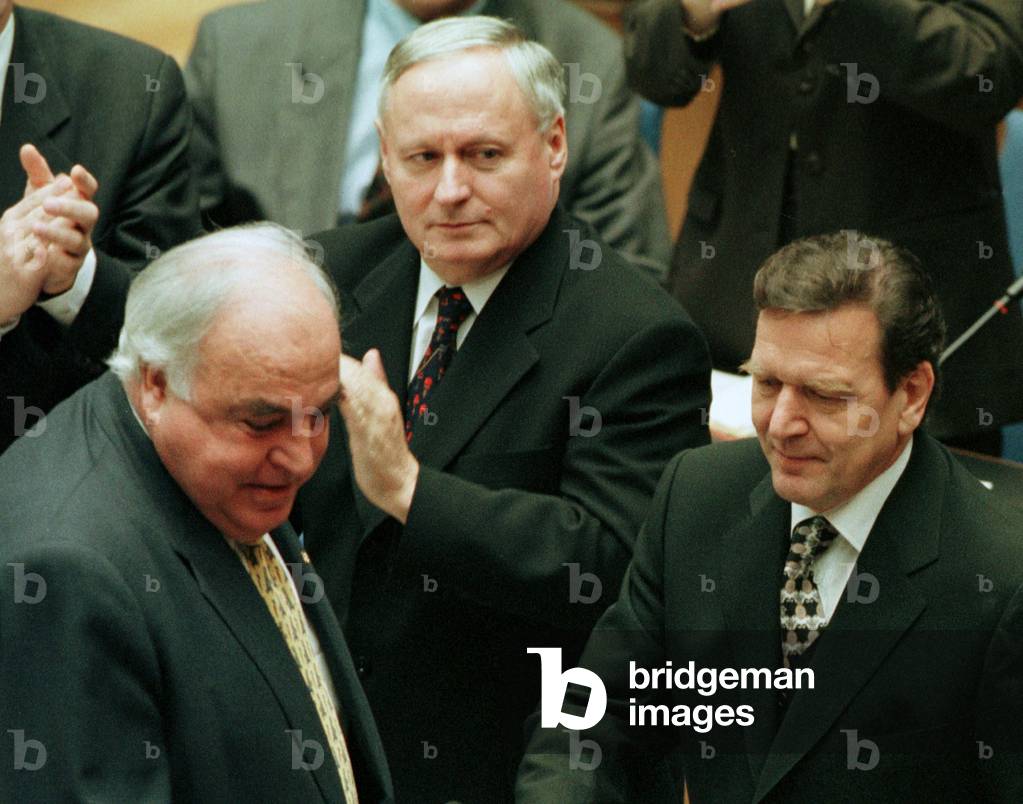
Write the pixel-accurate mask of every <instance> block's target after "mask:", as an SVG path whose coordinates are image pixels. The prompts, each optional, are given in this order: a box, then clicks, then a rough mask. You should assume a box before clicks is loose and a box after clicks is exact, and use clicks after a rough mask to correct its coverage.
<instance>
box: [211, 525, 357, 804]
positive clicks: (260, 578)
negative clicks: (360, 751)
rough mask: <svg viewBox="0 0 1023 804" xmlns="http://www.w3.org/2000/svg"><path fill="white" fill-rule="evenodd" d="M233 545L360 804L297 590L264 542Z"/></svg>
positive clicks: (349, 796) (350, 798)
mask: <svg viewBox="0 0 1023 804" xmlns="http://www.w3.org/2000/svg"><path fill="white" fill-rule="evenodd" d="M230 542H231V545H232V546H233V547H234V548H235V550H236V551H237V552H238V554H239V555H240V556H241V557H242V560H243V563H244V564H245V568H246V569H247V570H248V571H249V575H251V576H252V580H253V582H254V583H255V584H256V589H258V590H259V594H260V597H262V598H263V601H264V602H265V603H266V607H267V608H268V609H269V610H270V614H271V615H272V616H273V618H274V622H275V623H277V627H278V628H279V629H280V631H281V634H282V636H283V637H284V641H285V642H286V643H287V644H288V650H290V651H291V655H292V657H293V658H294V659H295V663H296V664H297V665H298V669H299V670H300V671H301V672H302V678H303V679H304V680H305V683H306V686H307V687H308V688H309V694H310V696H312V699H313V703H314V704H315V705H316V712H317V714H319V716H320V723H321V724H322V725H323V731H324V733H325V734H326V735H327V741H328V742H329V743H330V752H331V753H332V754H333V755H334V761H335V763H336V764H337V769H338V775H339V776H340V777H341V789H342V790H343V791H344V794H345V800H346V801H347V802H348V804H357V802H358V801H359V795H358V793H357V792H356V789H355V774H354V773H353V771H352V760H351V757H349V755H348V746H347V745H346V743H345V735H344V732H343V731H342V730H341V723H340V721H339V720H338V716H337V709H336V708H335V707H334V703H333V701H332V700H331V698H330V692H329V691H328V689H327V682H326V681H325V680H324V678H323V674H322V673H321V672H320V668H319V666H318V665H317V664H316V659H315V658H314V657H313V653H312V650H311V649H310V647H309V640H308V639H307V638H306V631H305V615H303V613H302V609H301V607H300V606H299V605H298V602H297V600H296V598H295V595H293V594H292V591H293V588H289V587H291V584H290V582H289V580H288V577H287V575H286V574H285V572H284V569H283V568H282V567H281V564H280V562H278V561H277V560H276V558H275V557H274V554H273V552H272V551H271V550H270V548H269V547H267V545H266V543H265V542H264V541H262V540H260V541H259V542H257V543H256V544H240V543H238V542H235V541H234V540H233V539H232V540H230Z"/></svg>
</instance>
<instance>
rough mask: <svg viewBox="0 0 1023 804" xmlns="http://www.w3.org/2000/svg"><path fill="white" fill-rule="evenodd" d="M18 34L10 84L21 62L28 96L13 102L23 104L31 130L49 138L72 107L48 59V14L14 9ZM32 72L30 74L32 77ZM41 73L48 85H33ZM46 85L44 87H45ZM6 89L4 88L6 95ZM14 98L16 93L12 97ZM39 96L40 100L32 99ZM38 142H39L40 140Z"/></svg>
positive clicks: (12, 59)
mask: <svg viewBox="0 0 1023 804" xmlns="http://www.w3.org/2000/svg"><path fill="white" fill-rule="evenodd" d="M14 18H15V28H16V30H15V37H14V49H13V51H12V53H11V69H10V70H9V71H8V75H7V81H8V84H11V83H13V82H14V78H15V76H14V65H16V64H21V65H23V69H24V77H25V78H26V80H29V82H30V83H29V84H27V85H26V86H25V94H26V96H27V99H26V102H25V103H16V104H12V106H13V107H14V108H18V107H21V109H22V111H23V112H28V114H24V115H23V118H24V119H25V120H26V121H27V122H28V123H29V124H30V126H31V129H30V130H31V131H34V132H35V133H36V134H38V135H39V137H49V136H50V135H51V134H52V133H53V132H54V130H55V129H57V128H58V127H59V126H61V125H62V124H63V123H64V122H65V121H67V120H69V119H70V118H71V107H70V106H68V103H67V100H66V99H65V98H64V94H63V93H62V92H61V88H60V83H59V81H58V80H57V79H58V77H59V76H58V75H57V74H56V73H55V72H54V71H53V69H52V68H51V67H50V64H49V60H48V58H47V52H48V47H47V40H48V38H47V36H46V35H45V33H44V32H43V31H42V30H41V29H42V28H43V27H45V25H46V24H47V21H46V18H45V16H41V15H28V14H25V13H24V12H23V11H22V10H21V9H20V8H18V7H17V6H15V8H14ZM30 74H31V77H30ZM35 76H38V77H39V78H41V79H42V80H43V81H44V82H45V84H44V85H38V94H37V86H34V85H33V84H32V81H33V80H34V77H35ZM44 86H45V89H44V88H43V87H44ZM6 92H7V89H6V88H5V94H6ZM11 97H12V99H13V95H12V96H11ZM35 97H39V100H38V101H33V98H35ZM8 111H11V110H10V109H8V108H5V109H4V115H3V122H4V123H6V122H7V119H8V118H7V113H8ZM37 144H38V143H37Z"/></svg>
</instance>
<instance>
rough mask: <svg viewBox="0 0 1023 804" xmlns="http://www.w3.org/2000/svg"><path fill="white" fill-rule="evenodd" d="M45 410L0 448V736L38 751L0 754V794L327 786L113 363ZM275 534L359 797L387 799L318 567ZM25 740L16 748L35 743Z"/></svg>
mask: <svg viewBox="0 0 1023 804" xmlns="http://www.w3.org/2000/svg"><path fill="white" fill-rule="evenodd" d="M48 424H49V426H48V428H47V431H46V433H45V434H44V435H43V436H40V437H38V438H33V437H26V438H23V439H21V440H20V441H19V442H18V443H17V444H15V445H14V446H13V447H12V448H11V449H10V450H8V452H7V453H6V454H5V455H4V456H3V457H2V458H0V495H2V497H3V500H4V505H3V506H2V509H0V556H2V558H3V569H4V571H3V584H2V586H3V594H2V595H0V630H2V634H3V638H2V640H0V657H2V660H3V661H2V666H3V672H2V673H0V722H2V723H3V724H4V729H5V732H4V734H3V738H2V739H3V741H4V742H3V751H4V753H5V755H6V756H7V757H8V758H11V757H14V758H15V760H17V758H18V756H19V751H18V746H19V745H22V746H25V745H27V743H26V741H29V740H34V741H37V743H38V744H39V745H41V746H42V747H43V750H44V751H45V763H44V764H43V765H42V766H41V767H40V768H38V769H35V770H33V769H31V767H30V768H29V769H18V768H17V767H16V765H17V761H15V763H11V762H9V761H8V762H4V763H3V769H2V770H0V798H2V799H3V800H4V801H56V800H68V799H75V800H82V799H90V800H102V801H171V800H174V801H200V800H203V801H294V802H308V801H321V800H322V801H333V802H340V801H343V795H342V793H341V787H340V782H339V779H338V773H337V768H336V766H335V765H334V764H333V761H332V759H331V756H330V749H329V747H327V746H328V743H327V738H326V736H325V735H324V734H323V731H322V728H321V726H320V722H319V718H318V716H317V714H316V710H315V708H314V706H313V703H312V699H311V697H310V695H309V692H308V689H307V688H306V686H305V683H304V681H303V680H302V676H301V674H300V673H299V670H298V667H297V665H296V664H295V661H294V659H293V658H292V656H291V653H290V652H289V650H288V647H287V645H286V643H285V642H284V639H283V638H282V637H281V634H280V632H279V631H278V629H277V626H276V624H275V623H274V621H273V619H272V617H271V615H270V612H269V611H268V609H267V608H266V605H265V604H264V602H263V600H262V599H261V598H260V596H259V592H258V591H257V590H256V587H255V585H254V584H253V583H252V581H251V579H250V578H249V576H248V574H247V573H246V571H245V568H244V567H243V566H242V564H241V562H240V561H239V559H238V557H237V556H236V555H235V554H234V552H233V551H232V549H231V548H230V546H229V545H228V544H227V541H226V540H225V538H224V537H223V536H222V535H221V534H220V533H219V532H218V531H217V530H216V529H215V528H214V527H213V526H212V525H211V524H210V523H209V522H208V521H207V520H206V519H205V518H204V517H203V516H202V515H201V514H200V513H199V511H198V510H197V509H196V508H195V506H194V505H193V504H192V502H191V501H190V500H189V499H188V498H187V497H186V496H185V494H184V493H183V492H182V491H181V489H180V488H179V487H178V486H177V484H176V483H175V482H174V480H173V478H172V477H171V476H170V475H169V474H168V473H167V471H166V470H165V469H164V467H163V465H162V463H161V462H160V459H159V457H158V456H157V454H156V452H155V450H154V449H153V446H152V443H151V442H150V441H149V439H148V437H147V436H146V435H145V433H144V431H143V430H142V428H141V426H140V425H139V423H138V422H137V421H136V419H135V417H134V414H133V413H132V410H131V408H130V406H129V404H128V401H127V397H126V396H125V393H124V391H123V389H122V387H121V385H120V383H119V381H118V380H117V379H116V378H115V377H114V376H113V375H112V374H106V375H104V376H103V377H102V378H100V379H99V380H97V381H95V382H93V383H91V384H90V385H89V386H87V387H86V388H84V389H82V390H81V391H79V392H78V393H76V394H75V395H74V396H73V397H72V398H71V399H69V400H67V401H66V402H65V403H64V404H62V405H60V406H59V407H58V408H57V409H55V410H54V411H53V412H52V413H51V415H50V416H49V418H48ZM274 539H275V541H276V542H277V545H278V547H279V548H280V551H281V554H282V556H283V557H284V560H285V561H286V562H287V563H288V564H289V565H292V566H293V568H294V570H293V571H294V572H295V573H300V577H299V576H297V577H298V585H299V590H300V592H301V593H302V594H303V596H304V597H307V598H309V600H308V601H307V602H305V603H304V609H305V613H306V616H307V617H308V618H309V621H310V622H311V624H312V625H313V627H314V628H315V630H316V633H317V636H318V638H319V640H320V644H321V647H322V649H323V653H324V655H325V657H326V659H327V663H328V665H329V669H330V673H331V677H332V679H333V681H334V688H335V690H336V693H337V698H338V703H339V708H340V715H341V722H342V727H343V729H344V731H345V734H346V738H347V742H348V748H349V751H350V752H351V754H352V758H353V764H354V769H355V778H356V781H357V784H358V787H359V798H360V801H389V800H392V799H393V795H392V793H391V787H390V779H389V776H388V772H387V764H386V761H385V759H384V755H383V749H382V748H381V746H380V741H379V737H378V735H377V732H376V728H375V726H374V724H373V717H372V715H371V714H370V711H369V706H368V704H367V702H366V700H365V697H364V694H363V692H362V689H361V688H360V686H359V682H358V679H357V678H356V674H355V669H354V668H353V666H352V662H351V656H350V655H349V653H348V649H347V647H346V646H345V642H344V638H343V637H342V635H341V631H340V629H339V627H338V624H337V621H336V619H335V617H334V614H333V612H332V611H331V608H330V606H329V604H328V601H327V600H326V598H325V597H324V596H323V593H322V584H320V582H319V580H318V578H317V577H316V576H315V574H314V573H313V570H312V568H311V567H309V566H308V565H306V564H305V563H304V561H303V560H302V556H301V553H300V548H299V545H298V541H297V539H296V537H295V534H294V531H293V530H292V529H291V527H290V526H289V525H285V526H284V527H282V528H280V529H279V530H278V531H277V532H275V534H274ZM19 579H22V580H19ZM12 730H14V733H12ZM314 743H315V744H318V745H319V746H320V747H321V748H322V750H323V752H324V753H323V754H322V755H320V759H322V762H321V763H320V764H319V765H317V764H316V763H317V751H316V747H315V745H314ZM31 745H32V748H30V749H29V750H28V751H27V752H24V751H23V752H22V757H23V759H24V760H25V761H26V762H27V764H28V765H29V766H31V765H32V764H34V763H36V762H38V761H39V757H40V755H39V753H38V752H37V751H35V750H33V748H35V746H36V744H31ZM302 762H305V763H306V764H308V765H312V766H316V767H315V769H312V770H305V769H303V768H302V766H301V763H302Z"/></svg>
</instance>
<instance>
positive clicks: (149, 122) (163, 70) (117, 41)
mask: <svg viewBox="0 0 1023 804" xmlns="http://www.w3.org/2000/svg"><path fill="white" fill-rule="evenodd" d="M0 90H2V105H0V210H5V211H11V210H12V208H13V207H15V206H16V205H18V204H21V203H22V202H24V201H26V200H27V199H26V196H27V195H30V194H31V193H32V192H33V191H37V190H42V189H43V188H44V187H46V186H47V185H49V184H50V183H51V182H53V181H54V180H55V178H56V176H59V175H60V174H67V173H69V174H71V176H72V177H73V178H75V183H74V192H73V193H65V194H64V197H63V199H62V200H61V199H57V198H54V199H53V200H51V201H50V202H48V203H49V204H50V209H51V210H52V211H51V212H47V211H46V209H45V207H44V205H43V204H42V203H41V202H40V203H37V204H35V206H34V209H35V212H33V213H31V215H30V216H29V217H26V214H28V213H27V210H26V208H25V207H24V206H23V207H22V208H21V209H20V210H19V212H17V213H12V214H11V215H7V214H6V212H5V216H4V219H5V227H4V243H3V248H4V251H5V255H4V257H3V258H2V262H0V280H2V281H0V294H2V295H3V296H4V297H7V298H6V300H7V301H10V294H11V293H12V290H13V288H14V287H15V285H17V286H18V288H19V291H18V292H19V294H21V296H22V299H21V300H20V301H19V302H18V303H17V304H13V305H11V304H4V303H3V302H0V307H8V308H11V309H9V310H8V312H11V310H13V309H14V308H15V307H20V308H21V309H20V311H15V313H16V314H15V315H8V316H7V317H6V320H0V389H2V390H0V451H2V450H4V449H5V448H6V447H7V446H8V445H9V444H10V442H11V441H12V440H13V439H14V437H15V436H17V435H21V434H22V433H23V432H24V431H25V430H26V428H28V427H31V426H32V425H34V424H35V423H36V422H37V421H39V419H40V418H41V417H42V415H43V414H44V413H45V412H46V411H47V410H49V409H50V408H51V407H52V406H53V405H54V404H56V403H57V402H59V401H60V400H61V399H63V398H64V397H66V396H68V395H69V394H70V393H72V392H73V391H74V390H75V389H76V388H78V387H80V386H81V385H83V384H85V383H86V382H88V381H89V380H90V379H92V378H93V377H96V376H97V375H98V374H99V373H101V372H102V371H103V364H102V361H103V359H104V358H105V357H106V356H107V355H108V354H109V353H110V351H111V350H112V349H113V347H114V346H115V344H116V341H117V333H118V331H119V330H120V327H121V321H122V318H123V314H124V300H125V297H126V294H127V290H128V284H129V282H130V280H131V278H132V276H133V275H134V274H135V272H136V271H138V270H139V269H140V268H141V267H142V266H143V265H145V264H146V263H148V262H151V261H152V260H153V259H154V258H155V257H156V256H158V255H159V254H160V252H161V251H162V250H164V249H166V248H169V247H170V246H173V245H175V244H177V243H180V242H182V241H183V240H185V239H187V238H189V237H192V236H194V235H195V234H197V233H198V231H199V229H200V225H199V217H198V207H197V200H196V193H195V186H194V184H193V180H192V171H191V166H190V163H189V158H188V131H189V126H190V113H189V110H188V104H187V101H186V98H185V91H184V83H183V81H182V78H181V72H180V70H179V69H178V66H177V65H176V64H175V63H174V60H173V59H171V58H170V57H169V56H167V55H166V54H164V53H161V52H159V51H157V50H155V49H154V48H151V47H149V46H147V45H143V44H141V43H138V42H134V41H132V40H129V39H126V38H124V37H122V36H118V35H116V34H112V33H109V32H107V31H103V30H100V29H98V28H93V27H90V26H86V25H82V24H79V23H77V22H72V21H70V20H65V19H62V18H61V17H58V16H55V15H53V14H49V13H45V12H42V11H36V10H33V9H27V8H21V7H13V5H12V3H11V1H10V0H0ZM26 143H28V144H31V145H32V148H31V149H29V150H28V151H26V152H22V148H23V146H24V145H25V144H26ZM26 160H27V161H26ZM76 164H78V165H79V166H80V167H79V168H78V170H77V171H72V167H73V166H74V165H76ZM83 167H84V169H85V170H84V171H83V170H82V168H83ZM86 173H88V174H91V177H93V179H94V180H93V179H89V180H86V179H85V174H86ZM26 186H27V189H26ZM43 192H44V193H45V192H46V191H45V190H43ZM35 199H36V200H37V201H39V199H40V196H39V195H36V196H35ZM81 201H85V202H89V203H91V204H92V205H93V209H92V210H90V209H88V208H87V205H83V204H82V203H78V202H81ZM32 203H33V202H31V201H29V204H32ZM95 210H98V216H97V215H96V214H95ZM23 213H24V214H23ZM37 223H38V224H42V225H43V228H36V229H33V225H35V224H37ZM47 227H49V230H50V232H51V234H50V235H49V236H47V235H46V234H45V230H46V228H47ZM73 230H76V231H77V234H76V231H73ZM41 241H45V243H43V242H41ZM15 244H17V247H16V249H15ZM40 245H45V246H46V253H45V254H44V253H43V251H39V255H38V261H37V262H38V265H39V266H40V267H39V268H38V269H37V270H38V271H44V270H45V272H46V274H47V276H46V278H45V279H42V277H40V276H39V275H38V274H36V279H37V280H41V281H39V282H38V287H37V290H38V293H37V294H36V295H35V296H34V297H32V298H28V296H31V293H30V290H31V288H30V287H29V285H28V284H26V283H23V282H20V281H15V279H14V277H15V275H16V274H18V275H20V276H22V277H24V276H25V273H24V268H25V265H26V264H28V263H32V265H33V266H34V265H36V263H33V262H32V260H33V259H34V258H35V257H34V255H35V251H36V248H37V246H40ZM30 250H31V251H32V252H33V257H32V258H30V257H29V251H30ZM51 270H56V271H58V273H59V275H53V276H50V275H49V274H50V272H51ZM26 294H27V295H26ZM37 302H38V303H37Z"/></svg>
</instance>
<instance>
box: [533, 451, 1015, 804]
mask: <svg viewBox="0 0 1023 804" xmlns="http://www.w3.org/2000/svg"><path fill="white" fill-rule="evenodd" d="M765 473H766V474H765ZM789 512H790V505H789V503H787V502H785V501H784V500H782V499H780V498H779V497H778V496H777V495H776V494H775V493H774V490H773V488H772V484H771V478H770V473H769V470H768V468H767V464H766V462H765V461H764V459H763V456H762V454H761V451H760V448H759V445H758V444H757V442H756V441H755V440H749V441H742V442H733V443H726V444H718V445H714V446H712V447H709V448H707V449H701V450H693V451H690V452H686V453H684V454H682V455H680V456H679V457H678V458H677V459H676V460H675V461H673V462H672V464H671V466H670V467H669V468H668V470H667V471H666V472H665V475H664V478H663V479H662V481H661V484H660V486H659V489H658V493H657V496H656V498H655V502H654V505H653V508H652V510H651V514H650V517H649V518H648V520H647V523H646V525H645V528H644V532H643V533H642V534H641V535H640V537H639V542H638V544H637V546H636V555H635V559H634V561H633V564H632V566H631V567H630V569H629V572H628V573H627V575H626V580H625V582H624V584H623V587H622V593H621V596H620V598H619V600H618V602H617V603H615V605H614V606H612V607H611V608H610V609H609V610H608V612H607V614H606V615H605V617H604V618H603V619H602V620H601V622H600V623H598V625H597V627H596V628H595V629H594V633H593V636H592V638H591V641H590V643H589V644H588V645H587V648H586V651H585V653H584V655H583V659H582V664H583V665H584V666H586V667H589V668H591V669H593V670H594V671H595V672H597V673H598V675H599V676H600V677H601V678H602V679H603V680H604V681H605V683H606V685H607V691H608V700H609V705H608V712H607V714H606V715H605V717H604V719H603V721H601V722H600V723H599V724H598V725H597V726H596V727H595V728H594V729H592V730H590V731H588V732H586V733H585V734H584V739H589V740H593V741H594V742H595V743H596V744H597V745H599V746H601V747H602V748H603V755H602V758H601V762H600V766H599V768H597V769H596V770H590V771H572V772H569V771H568V763H567V762H566V761H565V759H566V758H565V757H564V756H557V753H558V752H559V751H561V750H563V749H562V747H561V745H560V744H561V742H562V741H563V740H564V736H563V735H562V734H560V733H557V732H555V731H553V730H547V729H540V730H538V731H536V732H535V733H534V735H533V739H532V742H531V743H530V747H529V751H528V753H527V757H526V760H525V762H524V763H523V769H522V772H521V774H520V779H519V793H520V796H519V798H520V800H521V801H523V802H539V801H551V802H554V801H557V802H559V804H560V802H570V801H601V802H610V801H634V800H635V801H640V800H644V799H643V798H642V797H641V796H639V795H637V794H636V792H635V791H636V788H637V787H639V788H642V785H643V784H645V783H646V781H647V780H646V778H645V776H646V768H647V767H648V766H649V764H650V763H651V762H652V761H653V759H654V757H656V755H657V752H658V750H662V749H663V748H664V746H665V745H666V744H667V743H668V742H669V741H670V742H675V743H680V744H681V745H682V748H683V754H684V764H685V771H686V782H687V784H688V787H689V794H690V800H691V801H692V802H693V804H700V802H715V803H717V802H722V803H723V804H729V802H756V801H777V802H791V801H829V802H830V801H850V802H867V801H869V802H905V801H941V800H950V801H978V800H983V801H990V800H996V801H1005V802H1010V801H1019V800H1020V798H1021V796H1023V738H1021V734H1020V730H1019V723H1020V719H1021V716H1023V696H1021V695H1020V694H1019V693H1020V689H1021V687H1020V685H1021V683H1023V662H1021V657H1023V651H1021V647H1023V591H1021V590H1023V544H1021V543H1020V540H1019V536H1020V533H1023V516H1021V515H1020V513H1019V512H1017V511H1013V512H1011V513H1010V512H1009V511H1008V509H1005V510H1002V509H1000V508H999V507H998V503H996V501H995V498H994V496H993V494H992V493H991V492H988V491H987V490H986V489H984V488H983V487H982V486H981V485H980V484H979V483H978V482H977V480H976V479H975V478H974V477H973V476H972V475H970V474H969V473H968V472H967V471H966V470H965V469H964V468H962V467H961V466H960V465H959V464H958V462H957V461H956V460H955V459H954V458H953V457H952V456H951V455H950V454H949V453H948V452H947V451H946V450H945V449H944V448H943V447H941V446H940V445H939V444H938V443H937V442H935V441H933V440H932V439H930V438H928V437H927V436H925V435H923V434H922V433H921V432H919V431H918V432H917V434H916V438H915V441H914V446H913V453H912V455H911V457H910V461H909V464H908V466H907V468H906V470H905V472H904V474H903V476H902V477H901V478H900V480H899V482H898V483H897V484H896V486H895V489H894V490H893V491H892V494H891V496H890V497H889V498H888V500H887V502H886V503H885V505H884V507H883V509H882V510H881V513H880V516H879V517H878V519H877V521H876V523H875V525H874V528H873V530H872V531H871V533H870V536H869V538H868V540H867V542H866V545H865V546H864V549H863V552H862V553H861V554H860V557H859V560H858V562H857V565H856V567H855V569H854V571H853V572H854V575H853V579H852V582H851V584H850V587H849V588H848V589H847V593H846V595H845V596H844V597H843V599H842V601H841V602H840V603H839V607H838V609H837V611H836V612H835V614H834V616H833V618H832V620H831V623H830V624H829V625H828V627H827V629H826V630H825V631H824V633H823V634H822V636H821V637H820V638H819V640H818V641H817V643H816V646H815V648H814V653H813V655H812V661H811V665H810V666H811V667H812V669H813V671H814V674H815V686H814V688H813V689H812V690H811V689H803V690H800V691H797V692H794V693H791V697H790V698H789V702H788V703H787V707H786V706H780V704H784V703H785V702H784V700H782V699H780V698H779V696H778V695H777V692H776V691H775V690H770V689H759V690H748V691H745V692H743V691H734V692H733V691H730V692H722V691H719V692H718V693H717V695H715V696H713V697H709V698H708V697H704V696H702V695H699V694H697V693H696V692H694V691H692V690H678V689H675V690H671V691H669V692H663V693H650V692H649V691H644V690H638V691H634V690H630V689H629V686H630V679H629V668H628V664H629V662H630V661H633V662H635V663H636V665H637V666H639V667H644V668H654V667H664V666H666V664H667V663H668V662H670V663H671V664H672V666H673V667H674V668H679V667H685V666H686V665H687V664H688V663H689V662H690V661H693V662H695V666H696V667H698V668H717V669H720V668H723V667H728V668H769V669H772V670H773V669H774V668H778V667H780V666H781V648H780V644H781V633H780V627H779V624H778V592H779V588H780V582H781V577H782V567H783V564H784V560H785V553H786V551H787V547H788V532H789V526H790V522H789V517H790V513H789ZM629 697H635V698H636V699H637V701H638V703H640V704H644V703H649V702H653V703H664V704H666V705H668V706H672V705H675V706H677V705H689V706H691V707H692V706H695V705H699V704H705V705H706V704H711V705H716V706H719V705H722V704H730V705H733V706H735V705H740V704H750V705H752V706H753V710H754V714H755V721H754V723H753V725H752V726H750V727H749V728H746V729H742V728H740V727H738V726H735V725H732V726H718V727H716V728H713V729H712V730H710V731H708V732H706V733H702V734H701V733H697V732H696V730H695V729H693V728H692V727H688V726H672V727H670V728H669V729H667V730H657V729H651V728H649V727H637V726H634V727H629V726H627V725H626V723H627V717H628V712H627V701H628V699H629ZM577 704H578V701H577V702H576V705H577ZM854 741H855V742H854ZM850 746H852V748H850ZM985 747H986V750H985ZM989 751H990V752H991V753H990V754H989ZM587 759H589V757H587ZM855 762H859V763H860V766H861V767H859V768H857V767H851V766H853V765H854V763H855Z"/></svg>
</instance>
